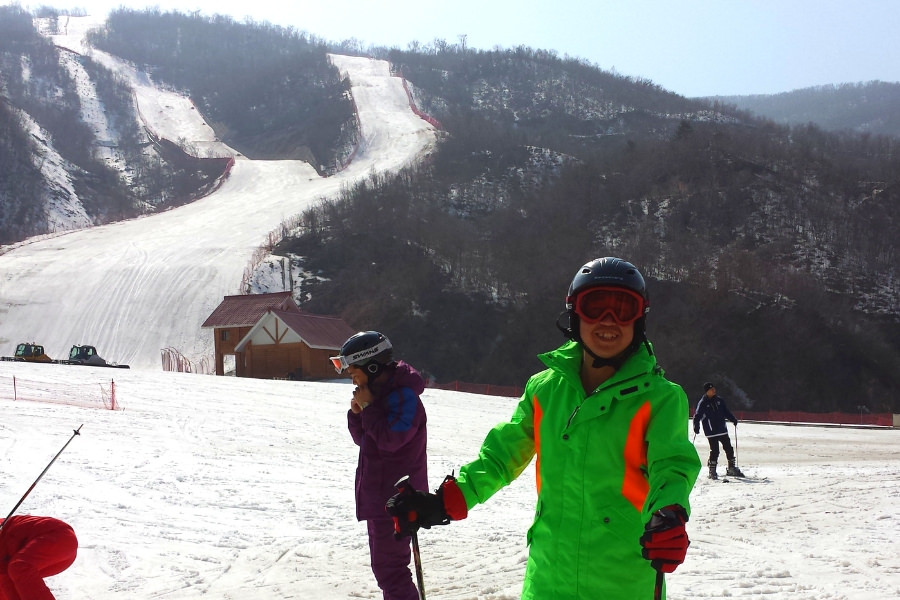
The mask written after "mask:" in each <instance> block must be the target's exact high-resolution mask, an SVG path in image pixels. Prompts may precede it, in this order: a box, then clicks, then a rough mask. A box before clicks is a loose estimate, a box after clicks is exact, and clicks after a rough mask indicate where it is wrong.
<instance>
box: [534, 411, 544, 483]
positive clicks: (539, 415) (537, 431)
mask: <svg viewBox="0 0 900 600" xmlns="http://www.w3.org/2000/svg"><path fill="white" fill-rule="evenodd" d="M531 404H532V407H533V409H534V451H535V454H536V455H537V459H536V460H535V463H534V478H535V486H536V487H537V493H538V494H540V493H541V420H542V419H543V418H544V409H543V408H541V403H540V402H539V401H538V397H537V394H535V395H534V398H532V399H531Z"/></svg>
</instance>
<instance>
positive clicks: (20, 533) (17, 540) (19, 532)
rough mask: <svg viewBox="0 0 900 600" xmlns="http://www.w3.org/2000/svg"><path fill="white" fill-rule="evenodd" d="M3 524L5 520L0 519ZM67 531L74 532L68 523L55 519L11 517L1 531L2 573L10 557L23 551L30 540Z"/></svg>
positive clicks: (0, 562) (29, 516)
mask: <svg viewBox="0 0 900 600" xmlns="http://www.w3.org/2000/svg"><path fill="white" fill-rule="evenodd" d="M3 522H4V519H0V523H3ZM66 530H68V531H72V527H71V526H70V525H69V524H68V523H65V522H63V521H60V520H59V519H54V518H53V517H34V516H31V515H16V516H14V517H10V519H9V523H7V524H5V525H3V529H0V572H2V571H5V570H6V563H8V562H9V559H10V557H12V556H13V555H14V554H15V553H16V552H18V551H19V550H21V549H22V548H23V547H24V546H25V544H27V543H28V542H29V540H32V539H34V538H35V537H37V536H42V535H47V534H53V533H55V532H62V531H66ZM73 533H74V532H73Z"/></svg>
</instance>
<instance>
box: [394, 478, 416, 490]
mask: <svg viewBox="0 0 900 600" xmlns="http://www.w3.org/2000/svg"><path fill="white" fill-rule="evenodd" d="M394 487H395V488H397V491H398V492H400V493H401V494H412V493H415V491H416V488H414V487H413V486H412V484H411V483H410V482H409V475H404V476H403V477H401V478H400V481H398V482H397V483H395V484H394Z"/></svg>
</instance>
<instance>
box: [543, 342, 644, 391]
mask: <svg viewBox="0 0 900 600" xmlns="http://www.w3.org/2000/svg"><path fill="white" fill-rule="evenodd" d="M649 343H650V342H647V344H649ZM583 356H584V355H583V350H582V348H581V344H579V343H577V342H574V341H568V342H566V343H565V344H563V345H562V346H560V347H559V348H557V349H556V350H552V351H550V352H546V353H544V354H539V355H538V358H539V359H540V360H541V361H542V362H543V363H544V364H545V365H547V368H549V369H551V370H553V371H556V372H557V373H559V374H560V375H562V377H563V378H565V379H566V380H567V381H569V382H570V383H571V384H572V385H574V386H575V387H577V388H579V389H581V362H582V359H583ZM656 371H659V372H660V373H661V372H662V370H661V369H660V367H658V366H657V364H656V357H655V356H654V355H652V354H651V353H650V352H649V351H648V349H647V346H646V345H645V344H641V345H640V347H639V348H638V349H637V351H636V352H635V353H634V354H632V355H631V356H630V357H629V358H628V360H626V361H625V363H624V364H623V365H622V366H621V367H620V368H619V369H618V370H617V371H616V372H615V373H614V374H613V376H612V377H610V378H609V379H608V380H606V381H605V382H604V383H603V385H601V386H600V387H601V388H606V387H612V386H615V385H618V384H620V383H622V382H624V381H627V380H629V379H632V378H634V377H639V376H641V375H646V374H649V373H653V372H656ZM598 389H599V388H598Z"/></svg>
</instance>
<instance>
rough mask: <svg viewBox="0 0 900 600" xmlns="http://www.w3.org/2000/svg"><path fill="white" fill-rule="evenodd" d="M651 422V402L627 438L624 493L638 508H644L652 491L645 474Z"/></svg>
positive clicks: (642, 410) (633, 419)
mask: <svg viewBox="0 0 900 600" xmlns="http://www.w3.org/2000/svg"><path fill="white" fill-rule="evenodd" d="M649 422H650V403H649V402H645V403H644V405H643V406H641V407H640V408H639V409H638V411H637V413H635V415H634V417H633V418H632V419H631V424H630V425H629V426H628V439H626V440H625V456H624V458H625V478H624V479H623V480H622V495H623V496H625V498H626V499H627V500H628V501H629V502H631V504H632V505H633V506H634V507H635V508H636V509H637V510H638V511H640V510H642V509H643V508H644V501H645V500H646V499H647V494H648V493H649V491H650V483H649V482H648V481H647V478H646V477H645V476H644V467H646V465H647V443H646V442H645V441H644V438H645V437H646V434H647V424H648V423H649Z"/></svg>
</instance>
